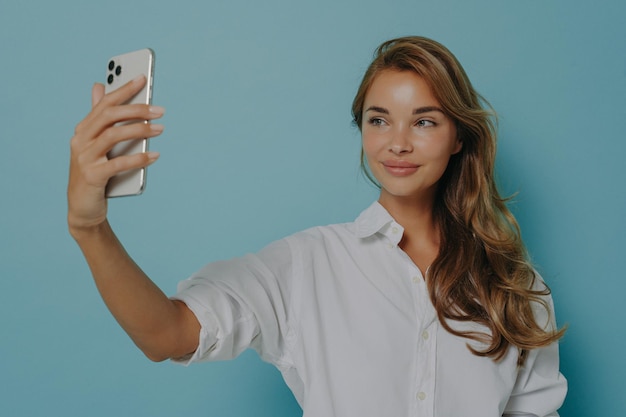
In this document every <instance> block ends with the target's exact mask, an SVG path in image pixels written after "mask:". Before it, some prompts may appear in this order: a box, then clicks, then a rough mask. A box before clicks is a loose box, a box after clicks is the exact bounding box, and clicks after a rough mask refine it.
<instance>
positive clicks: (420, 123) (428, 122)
mask: <svg viewBox="0 0 626 417" xmlns="http://www.w3.org/2000/svg"><path fill="white" fill-rule="evenodd" d="M415 125H416V126H417V127H432V126H435V125H436V123H435V122H433V121H432V120H426V119H420V120H418V121H417V123H415Z"/></svg>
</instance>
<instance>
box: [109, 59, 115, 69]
mask: <svg viewBox="0 0 626 417" xmlns="http://www.w3.org/2000/svg"><path fill="white" fill-rule="evenodd" d="M113 68H115V62H114V61H113V60H111V61H109V71H113Z"/></svg>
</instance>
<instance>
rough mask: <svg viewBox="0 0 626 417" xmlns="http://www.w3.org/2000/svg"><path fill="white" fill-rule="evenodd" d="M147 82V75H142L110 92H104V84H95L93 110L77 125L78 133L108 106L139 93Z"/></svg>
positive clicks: (120, 102)
mask: <svg viewBox="0 0 626 417" xmlns="http://www.w3.org/2000/svg"><path fill="white" fill-rule="evenodd" d="M145 84H146V77H145V76H143V75H140V76H138V77H136V78H135V79H133V80H131V81H129V82H127V83H126V84H124V85H123V86H121V87H120V88H118V89H117V90H115V91H112V92H110V93H109V94H104V91H105V89H104V86H103V85H102V84H95V85H94V86H93V87H92V90H91V104H92V110H91V112H90V113H89V114H88V115H87V117H85V118H84V119H83V121H82V122H81V123H79V124H78V126H76V130H77V133H78V130H79V128H81V127H83V126H91V125H92V124H93V121H94V119H97V118H98V117H99V116H100V114H101V113H102V112H103V111H106V109H107V108H108V107H111V106H115V105H118V104H122V103H125V102H127V101H128V100H129V99H131V98H132V97H133V96H134V95H135V94H137V93H138V92H139V91H140V90H141V88H142V87H143V86H144V85H145Z"/></svg>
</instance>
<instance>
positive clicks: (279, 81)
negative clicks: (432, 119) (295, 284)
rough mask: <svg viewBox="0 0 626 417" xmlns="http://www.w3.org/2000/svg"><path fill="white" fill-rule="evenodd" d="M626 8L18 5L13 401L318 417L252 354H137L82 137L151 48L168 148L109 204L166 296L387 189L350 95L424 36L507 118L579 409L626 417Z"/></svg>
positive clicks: (10, 222) (4, 293)
mask: <svg viewBox="0 0 626 417" xmlns="http://www.w3.org/2000/svg"><path fill="white" fill-rule="evenodd" d="M625 21H626V3H625V2H623V1H622V0H607V1H602V2H591V1H572V0H569V1H565V0H551V1H538V0H526V1H504V0H497V1H495V0H494V1H464V0H457V1H428V2H426V1H400V0H393V1H386V2H380V1H372V0H349V1H335V0H318V1H315V2H299V1H286V0H285V1H281V0H265V1H263V2H255V1H252V0H247V1H243V0H235V1H230V2H217V1H213V2H185V1H176V2H172V1H161V0H152V1H143V2H142V1H136V2H128V1H121V0H110V1H98V2H93V1H92V2H87V1H68V0H65V1H62V0H59V1H54V2H49V1H32V2H28V1H8V0H1V1H0V53H1V55H0V63H1V71H0V77H1V78H0V144H1V148H0V337H1V338H2V339H1V344H0V384H1V387H0V415H3V416H40V415H47V416H79V415H80V416H83V415H89V416H113V415H116V416H183V415H205V416H238V417H239V416H297V415H300V410H299V407H298V406H297V404H296V403H295V401H294V400H293V397H292V396H291V394H290V392H289V391H288V389H287V388H286V387H285V385H284V383H283V382H282V380H281V378H280V375H279V374H278V372H277V371H276V370H274V369H273V368H272V367H271V366H270V365H267V364H265V363H263V362H261V361H260V360H259V359H258V358H257V356H256V355H255V354H254V353H250V352H247V353H245V354H244V355H243V356H242V357H241V358H239V359H237V360H235V361H231V362H225V363H216V364H200V365H196V366H192V367H189V368H184V367H179V366H176V365H173V364H171V363H169V362H165V363H159V364H154V363H151V362H149V361H148V360H147V359H145V358H144V357H143V356H142V354H141V353H140V352H139V351H138V350H137V349H136V348H135V347H134V345H133V344H132V342H131V341H130V340H129V339H128V337H127V336H126V335H125V334H124V333H123V332H122V330H120V329H119V328H118V326H117V324H116V323H115V321H114V320H113V319H112V318H111V317H110V315H109V314H108V312H107V310H106V308H105V306H104V305H103V303H102V301H101V300H100V298H99V296H98V294H97V292H96V289H95V287H94V285H93V282H92V280H91V278H90V275H89V271H88V269H87V267H86V265H85V262H84V261H83V259H82V257H81V255H80V252H79V250H78V247H77V246H76V245H75V243H74V242H73V241H72V239H71V238H70V237H69V235H68V233H67V231H66V222H65V212H66V201H65V187H66V177H67V166H68V154H69V146H68V141H69V138H70V137H71V136H72V133H73V129H74V126H75V124H76V123H77V122H78V121H79V120H80V119H81V118H82V117H83V116H84V115H85V114H86V113H87V112H88V110H89V105H90V89H91V85H92V83H93V82H94V81H101V80H103V78H104V73H105V65H106V60H107V58H108V57H109V56H112V55H115V54H118V53H122V52H126V51H129V50H134V49H139V48H143V47H146V46H149V47H152V48H153V49H155V51H156V53H157V63H156V80H155V87H156V90H155V93H154V99H155V103H157V104H159V105H163V106H165V107H166V108H167V114H166V116H165V118H164V119H163V121H164V123H165V125H166V131H165V133H164V134H163V136H162V137H161V138H159V139H156V140H154V141H153V142H152V145H151V147H152V149H155V150H158V151H160V152H161V154H162V156H161V159H160V161H159V162H158V163H157V164H155V165H154V166H153V167H151V168H150V170H149V179H148V189H147V191H146V193H145V194H144V195H143V196H141V197H138V198H127V199H118V200H115V201H113V202H112V203H111V204H110V219H111V223H112V224H113V226H114V227H115V229H116V230H117V232H118V234H119V236H120V238H121V240H122V241H123V242H124V243H125V245H126V247H127V249H128V251H129V252H130V253H131V254H132V255H133V257H134V258H135V259H136V261H137V262H138V263H139V264H140V265H141V266H143V267H144V269H145V270H146V272H147V273H148V274H149V275H150V276H151V277H152V278H153V279H154V280H155V281H156V282H157V283H158V285H159V286H161V287H162V288H163V289H164V290H165V291H166V292H167V293H169V294H171V293H173V292H174V291H175V288H176V283H177V282H178V281H179V280H181V279H184V278H186V277H187V276H188V275H189V274H190V273H192V272H193V271H195V270H196V269H198V268H200V267H201V266H202V265H203V264H204V263H206V262H209V261H212V260H216V259H221V258H227V257H232V256H238V255H241V254H244V253H246V252H249V251H256V250H258V249H260V248H261V247H262V246H264V245H265V244H266V243H268V242H270V241H272V240H274V239H277V238H280V237H282V236H284V235H286V234H289V233H292V232H295V231H298V230H301V229H304V228H307V227H309V226H313V225H319V224H328V223H334V222H343V221H350V220H352V219H353V218H354V217H355V216H356V215H358V213H359V212H360V211H361V210H362V209H363V208H365V207H366V206H367V205H369V203H370V202H371V201H373V200H374V199H375V198H376V196H377V192H376V190H375V189H374V188H372V187H371V186H369V185H368V184H367V182H366V181H365V180H364V179H363V178H362V177H361V175H360V174H359V169H358V157H359V135H358V132H357V131H356V130H355V128H353V127H352V125H351V123H350V111H349V109H350V104H351V100H352V97H353V95H354V93H355V91H356V88H357V86H358V82H359V80H360V77H361V75H362V73H363V71H364V69H365V68H366V66H367V64H368V62H369V60H370V58H371V54H372V52H373V49H374V48H375V47H376V46H377V45H378V44H379V43H380V42H381V41H383V40H386V39H388V38H391V37H395V36H400V35H406V34H419V35H425V36H429V37H433V38H435V39H437V40H439V41H441V42H442V43H444V44H445V45H447V46H448V47H449V48H450V49H451V50H452V51H453V52H454V53H455V54H456V55H457V57H458V58H459V60H460V61H461V62H462V63H463V65H464V66H465V68H466V70H467V72H468V74H469V75H470V78H471V79H472V81H473V83H474V85H475V87H476V88H477V89H478V90H479V91H480V92H481V93H482V94H483V95H484V96H486V97H487V98H488V99H489V100H490V102H491V103H492V104H493V106H494V107H495V108H496V110H497V111H498V112H499V115H500V133H501V137H500V147H499V156H498V173H499V178H500V183H501V185H502V188H503V190H504V191H505V192H506V193H512V192H516V191H517V192H519V194H518V195H517V198H516V200H515V203H514V204H513V205H512V208H513V210H514V212H515V214H516V216H517V217H518V220H519V222H520V223H521V226H522V230H523V236H524V238H525V241H526V242H527V245H528V247H529V250H530V252H531V254H532V256H533V259H534V261H535V262H536V263H537V265H538V267H539V269H540V271H541V272H542V274H543V276H544V277H545V278H546V280H547V281H548V282H549V284H550V285H551V286H552V289H553V292H554V299H555V302H556V312H557V317H558V321H559V323H560V324H565V323H568V324H569V326H570V328H569V331H568V333H567V335H566V337H565V338H564V339H563V341H562V343H561V359H562V371H563V373H564V374H565V375H566V376H567V378H568V379H569V382H570V393H569V396H568V398H567V400H566V403H565V405H564V407H563V408H562V409H561V414H562V415H563V416H623V415H626V406H625V400H624V398H625V397H624V395H623V393H622V392H621V387H622V384H623V380H624V377H625V376H626V360H624V353H623V352H624V350H625V349H626V337H625V335H624V333H625V332H624V327H625V326H624V322H623V317H624V313H623V310H622V307H623V304H624V292H625V290H626V284H625V281H626V280H624V272H623V271H624V270H625V269H626V265H625V259H626V256H625V248H626V238H625V236H626V226H625V221H624V214H626V192H625V189H624V183H625V182H626V175H625V174H624V163H623V162H620V161H623V158H624V155H625V154H626V140H625V137H624V128H625V127H626V126H625V121H626V105H625V100H624V97H626V53H625V52H626V49H625V41H626V24H624V22H625Z"/></svg>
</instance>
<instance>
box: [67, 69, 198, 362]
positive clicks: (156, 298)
mask: <svg viewBox="0 0 626 417" xmlns="http://www.w3.org/2000/svg"><path fill="white" fill-rule="evenodd" d="M145 82H146V80H145V78H144V77H140V78H137V79H135V80H133V81H131V82H129V83H128V84H126V85H125V86H123V87H122V88H120V89H118V90H116V91H114V92H112V93H110V94H107V95H105V94H104V86H103V85H101V84H96V85H94V87H93V90H92V110H91V112H90V113H89V114H88V115H87V117H85V119H83V120H82V121H81V122H80V123H79V124H78V125H77V126H76V130H75V134H74V137H73V138H72V140H71V157H70V175H69V184H68V189H67V198H68V216H67V219H68V227H69V231H70V234H71V235H72V236H73V237H74V239H75V240H76V242H77V243H78V245H79V246H80V248H81V250H82V252H83V255H84V256H85V259H86V260H87V263H88V264H89V267H90V269H91V272H92V274H93V277H94V280H95V283H96V286H97V287H98V290H99V291H100V294H101V296H102V298H103V300H104V302H105V303H106V305H107V307H108V308H109V310H110V311H111V313H112V314H113V316H114V317H115V319H116V320H117V321H118V322H119V324H120V325H121V326H122V328H123V329H124V330H125V331H126V332H127V333H128V335H129V336H130V337H131V338H132V340H133V341H134V342H135V344H136V345H137V346H138V347H139V348H140V349H141V350H142V351H143V352H144V354H145V355H146V356H147V357H148V358H150V359H151V360H154V361H161V360H164V359H167V358H170V357H180V356H183V355H185V354H188V353H191V352H193V351H194V350H195V349H196V347H197V344H198V335H199V331H200V325H199V323H198V321H197V319H196V318H195V316H194V314H193V313H192V312H191V311H190V310H189V309H188V308H187V306H186V305H185V304H184V303H182V302H180V301H172V300H170V299H169V298H168V297H167V296H166V295H165V294H164V293H163V292H162V291H161V290H160V289H159V288H158V287H157V286H156V285H155V284H154V283H153V282H152V281H151V280H150V279H149V278H148V276H146V274H145V273H144V272H143V271H142V270H141V269H140V268H139V267H138V266H137V265H136V264H135V262H134V261H133V260H132V259H131V257H130V256H129V255H128V254H127V253H126V251H125V250H124V247H123V246H122V244H121V243H120V242H119V240H118V239H117V237H116V236H115V233H114V232H113V230H112V228H111V227H110V225H109V223H108V221H107V200H106V198H105V187H106V184H107V182H108V180H109V178H111V177H112V176H113V175H115V174H117V173H120V172H122V171H125V170H128V169H134V168H140V167H144V166H148V165H150V164H152V163H153V162H154V161H156V159H157V158H158V156H159V155H158V154H157V153H154V152H148V153H141V154H136V155H130V156H121V157H117V158H113V159H110V160H109V159H108V158H107V152H108V151H109V150H110V149H111V148H112V147H113V146H114V145H115V144H116V143H119V142H122V141H124V140H129V139H134V138H141V137H148V138H150V137H155V136H158V135H159V134H160V133H161V132H162V131H163V126H161V125H157V124H152V123H133V124H128V125H120V126H116V123H117V122H121V121H125V120H135V119H139V120H154V119H158V118H159V117H161V116H162V115H163V111H164V110H163V109H162V108H160V107H156V106H147V105H143V104H133V105H124V104H122V103H125V102H126V101H127V100H128V99H129V98H131V97H132V96H133V95H134V94H136V93H137V92H138V91H139V90H141V88H142V87H143V86H144V84H145Z"/></svg>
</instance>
